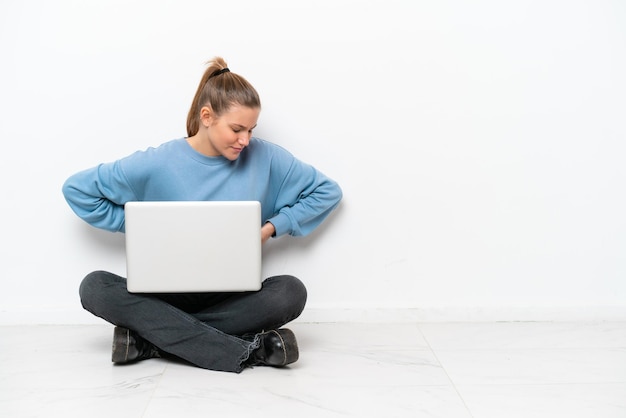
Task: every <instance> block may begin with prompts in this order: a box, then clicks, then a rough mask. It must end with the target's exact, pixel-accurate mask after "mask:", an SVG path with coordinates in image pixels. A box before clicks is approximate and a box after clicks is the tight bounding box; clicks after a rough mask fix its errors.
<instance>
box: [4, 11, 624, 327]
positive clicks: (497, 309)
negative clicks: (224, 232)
mask: <svg viewBox="0 0 626 418" xmlns="http://www.w3.org/2000/svg"><path fill="white" fill-rule="evenodd" d="M0 52H1V56H0V59H1V65H0V118H1V119H0V139H1V140H2V151H0V193H1V194H0V196H1V199H2V205H1V207H2V217H1V219H2V235H3V239H2V241H3V249H2V250H1V253H0V254H1V257H2V258H1V262H0V277H1V280H2V291H1V292H0V321H3V322H83V321H90V320H92V319H91V316H90V314H88V313H86V312H84V311H82V309H81V307H80V302H79V300H78V294H77V293H78V292H77V288H78V285H79V283H80V280H81V279H82V277H83V276H84V275H85V274H86V273H88V272H90V271H92V270H96V269H105V270H109V271H113V272H115V273H118V274H124V273H125V264H124V263H125V260H124V240H123V235H121V234H111V233H108V232H104V231H99V230H96V229H94V228H92V227H90V226H88V225H87V224H85V223H83V222H82V221H81V220H79V219H78V218H77V217H76V216H75V215H74V214H73V213H72V212H71V210H70V209H69V207H68V206H67V205H66V203H65V201H64V199H63V196H62V194H61V185H62V183H63V181H64V180H65V179H66V178H67V177H68V176H69V175H71V174H73V173H74V172H76V171H78V170H82V169H84V168H88V167H91V166H94V165H96V164H98V163H100V162H106V161H111V160H114V159H117V158H120V157H123V156H126V155H127V154H129V153H131V152H133V151H135V150H137V149H144V148H146V147H148V146H156V145H159V144H160V143H162V142H165V141H168V140H170V139H174V138H178V137H182V136H184V135H185V119H186V114H187V111H188V108H189V105H190V103H191V99H192V97H193V94H194V92H195V89H196V86H197V83H198V82H199V80H200V76H201V74H202V72H203V71H204V68H205V66H204V63H205V62H206V61H207V60H209V59H210V58H211V57H213V56H215V55H221V56H223V57H224V58H226V60H227V61H228V63H229V66H230V68H231V69H232V70H233V71H235V72H237V73H240V74H242V75H244V76H245V77H246V78H248V80H249V81H250V82H252V84H253V85H255V87H256V88H257V90H258V91H259V93H260V94H261V99H262V102H263V112H262V113H261V118H260V120H259V127H258V129H257V130H256V132H255V134H256V135H257V136H260V137H263V138H265V139H268V140H270V141H272V142H275V143H278V144H280V145H282V146H284V147H286V148H287V149H289V150H290V151H291V152H292V153H294V154H295V155H296V156H297V157H298V158H300V159H302V160H304V161H306V162H309V163H311V164H313V165H315V166H316V167H317V168H319V169H320V170H321V171H323V172H324V173H326V174H327V175H329V176H330V177H332V178H334V179H336V180H337V181H338V182H339V183H340V184H341V186H342V188H343V191H344V200H343V203H342V205H341V207H340V208H339V209H338V210H337V212H335V213H334V215H333V216H332V217H331V218H330V219H329V220H328V221H327V222H326V223H325V224H324V225H323V226H322V227H321V228H319V229H318V230H317V231H315V232H314V233H313V234H312V235H311V236H309V237H307V238H292V237H282V238H280V239H277V240H274V241H273V242H272V243H271V244H270V245H269V246H267V247H266V249H265V270H266V272H267V274H280V273H290V274H294V275H296V276H298V277H300V278H301V279H302V280H303V281H304V282H305V283H306V285H307V287H308V289H309V305H308V306H309V309H308V310H307V312H308V313H307V314H305V317H306V318H309V319H312V320H316V319H333V318H341V317H342V316H343V317H346V316H348V317H349V316H350V315H356V316H358V315H366V316H367V315H369V316H368V318H370V319H376V318H379V317H384V316H385V315H392V316H393V315H399V316H397V318H400V317H403V318H406V316H407V315H408V316H409V317H411V318H417V319H422V320H429V319H441V318H444V319H448V320H466V319H480V318H488V319H518V320H524V319H554V318H563V317H568V315H569V316H583V317H588V318H606V317H611V316H619V317H620V318H622V319H623V318H624V317H626V308H625V306H626V280H625V279H626V238H625V237H626V221H625V216H624V213H626V193H625V185H626V164H625V159H626V158H625V157H626V145H625V144H626V142H625V137H626V123H625V120H624V119H625V115H626V82H625V80H626V77H625V74H626V5H625V3H624V2H622V1H619V0H613V1H611V0H593V1H592V0H587V1H584V0H581V1H569V0H567V1H566V0H563V1H557V0H536V1H496V0H493V1H489V0H478V1H471V2H470V1H454V0H447V1H425V0H419V1H417V0H416V1H408V0H406V1H399V0H385V1H379V0H369V1H338V0H333V1H329V0H322V1H320V0H316V1H288V0H284V1H273V0H268V1H255V0H247V1H242V0H240V1H230V0H229V1H225V0H221V1H210V0H202V1H166V0H150V1H147V0H141V1H117V0H115V1H112V0H106V1H104V0H102V1H79V0H76V1H70V0H58V1H45V0H2V1H1V2H0ZM390 312H391V313H390ZM306 315H308V316H306ZM361 317H364V316H361ZM93 320H95V319H93Z"/></svg>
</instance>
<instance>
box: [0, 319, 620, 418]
mask: <svg viewBox="0 0 626 418" xmlns="http://www.w3.org/2000/svg"><path fill="white" fill-rule="evenodd" d="M289 327H290V328H291V329H293V330H294V332H296V335H297V336H298V340H299V345H300V360H299V361H298V362H297V363H295V364H293V365H292V366H291V367H290V368H288V369H273V368H266V367H257V368H254V369H247V370H245V371H244V372H243V373H241V374H239V375H237V374H231V373H221V372H211V371H206V370H201V369H197V368H194V367H191V366H187V365H184V364H179V363H174V362H168V361H165V360H161V359H152V360H147V361H143V362H140V363H137V364H134V365H127V366H114V365H112V364H111V363H110V346H111V336H112V327H111V326H109V325H76V326H3V327H0V417H7V418H14V417H16V418H17V417H64V418H71V417H89V418H97V417H107V418H110V417H119V418H139V417H145V418H158V417H168V418H169V417H185V418H192V417H244V416H256V417H377V418H391V417H445V418H456V417H474V418H486V417H495V418H511V417H532V418H538V417H550V418H554V417H568V418H573V417H590V418H608V417H622V418H624V417H626V323H625V322H598V323H543V322H531V323H520V322H517V323H516V322H513V323H432V324H421V323H420V324H355V323H338V324H328V323H324V324H307V323H294V324H291V325H290V326H289Z"/></svg>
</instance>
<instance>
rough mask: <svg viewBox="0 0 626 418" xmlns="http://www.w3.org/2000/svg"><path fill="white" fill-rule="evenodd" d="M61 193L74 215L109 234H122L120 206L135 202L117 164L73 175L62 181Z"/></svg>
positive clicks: (122, 218) (123, 228)
mask: <svg viewBox="0 0 626 418" xmlns="http://www.w3.org/2000/svg"><path fill="white" fill-rule="evenodd" d="M62 191H63V196H64V197H65V200H66V201H67V203H68V204H69V206H70V207H71V208H72V210H73V211H74V213H76V215H78V216H79V217H80V218H81V219H83V220H84V221H85V222H87V223H89V224H90V225H92V226H94V227H96V228H100V229H105V230H107V231H111V232H124V230H125V224H124V204H125V203H126V202H128V201H131V200H137V199H136V196H135V193H134V191H133V190H132V188H131V187H130V185H129V183H128V181H127V179H126V176H125V175H124V172H123V170H122V168H121V164H120V161H116V162H113V163H106V164H100V165H98V166H97V167H93V168H90V169H87V170H84V171H81V172H78V173H76V174H74V175H73V176H71V177H70V178H68V179H67V180H66V181H65V183H64V184H63V188H62Z"/></svg>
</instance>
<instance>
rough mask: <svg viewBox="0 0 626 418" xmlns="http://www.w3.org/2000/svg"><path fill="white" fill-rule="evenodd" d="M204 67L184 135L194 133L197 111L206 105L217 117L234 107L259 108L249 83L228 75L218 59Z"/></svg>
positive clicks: (255, 93) (196, 128)
mask: <svg viewBox="0 0 626 418" xmlns="http://www.w3.org/2000/svg"><path fill="white" fill-rule="evenodd" d="M207 64H208V67H207V69H206V70H205V71H204V74H203V75H202V79H201V80H200V85H198V90H197V91H196V95H195V96H194V98H193V101H192V102H191V108H190V109H189V114H188V115H187V135H188V136H193V135H195V134H197V133H198V130H199V129H200V109H202V107H204V106H209V107H210V108H211V111H212V112H213V113H214V114H215V115H216V116H218V117H219V116H220V115H221V114H222V113H223V112H225V111H227V110H228V109H229V108H230V107H231V106H232V105H235V104H236V105H240V106H246V107H251V108H260V107H261V99H260V98H259V93H257V91H256V90H255V89H254V87H252V84H250V83H249V82H248V81H247V80H246V79H245V78H243V77H242V76H240V75H238V74H235V73H233V72H231V71H230V70H229V69H228V65H227V64H226V61H224V59H223V58H222V57H215V58H213V59H212V60H211V61H209V62H208V63H207Z"/></svg>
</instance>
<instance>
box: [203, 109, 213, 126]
mask: <svg viewBox="0 0 626 418" xmlns="http://www.w3.org/2000/svg"><path fill="white" fill-rule="evenodd" d="M214 119H215V117H214V115H213V110H211V108H210V107H209V106H203V107H202V108H201V109H200V122H201V123H202V124H203V125H204V127H206V128H208V127H209V125H211V123H212V122H213V120H214Z"/></svg>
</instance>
